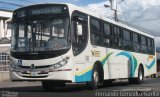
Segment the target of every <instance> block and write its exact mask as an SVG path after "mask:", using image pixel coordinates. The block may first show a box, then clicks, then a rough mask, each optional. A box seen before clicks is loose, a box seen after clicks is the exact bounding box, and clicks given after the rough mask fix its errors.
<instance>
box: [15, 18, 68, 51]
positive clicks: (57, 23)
mask: <svg viewBox="0 0 160 97" xmlns="http://www.w3.org/2000/svg"><path fill="white" fill-rule="evenodd" d="M68 28H69V19H68V18H66V17H65V18H53V19H49V20H31V21H29V20H27V21H25V20H23V21H19V22H18V21H16V22H15V23H14V22H13V28H12V31H13V32H12V52H39V51H54V50H62V49H68V48H69V40H68V38H69V34H68V31H69V29H68Z"/></svg>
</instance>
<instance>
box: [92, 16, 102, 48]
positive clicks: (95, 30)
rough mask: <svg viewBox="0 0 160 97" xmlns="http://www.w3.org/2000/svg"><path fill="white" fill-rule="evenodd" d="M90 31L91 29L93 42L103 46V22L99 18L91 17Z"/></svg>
mask: <svg viewBox="0 0 160 97" xmlns="http://www.w3.org/2000/svg"><path fill="white" fill-rule="evenodd" d="M90 31H91V44H92V45H97V46H101V45H102V34H101V22H100V20H99V19H95V18H92V17H91V20H90Z"/></svg>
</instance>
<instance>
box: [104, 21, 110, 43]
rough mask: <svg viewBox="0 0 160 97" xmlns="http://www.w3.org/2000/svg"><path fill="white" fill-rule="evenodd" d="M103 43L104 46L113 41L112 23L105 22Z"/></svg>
mask: <svg viewBox="0 0 160 97" xmlns="http://www.w3.org/2000/svg"><path fill="white" fill-rule="evenodd" d="M103 43H104V46H111V43H112V38H111V25H110V24H107V23H104V24H103Z"/></svg>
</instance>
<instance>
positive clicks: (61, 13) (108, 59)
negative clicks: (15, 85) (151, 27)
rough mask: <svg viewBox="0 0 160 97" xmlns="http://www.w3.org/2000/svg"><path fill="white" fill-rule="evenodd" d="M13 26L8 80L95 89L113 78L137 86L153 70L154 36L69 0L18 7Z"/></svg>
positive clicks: (46, 87)
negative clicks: (77, 85) (81, 86)
mask: <svg viewBox="0 0 160 97" xmlns="http://www.w3.org/2000/svg"><path fill="white" fill-rule="evenodd" d="M12 26H13V27H12V46H11V68H10V78H11V80H12V81H42V86H43V87H44V89H46V90H52V89H54V86H64V85H65V83H86V86H87V87H89V88H90V89H97V88H98V87H99V86H100V85H103V84H106V83H110V82H111V81H113V80H115V79H129V82H131V83H137V84H140V83H141V82H142V81H143V78H144V77H145V76H148V75H151V74H154V73H156V56H155V43H154V36H151V35H149V34H146V33H144V32H142V31H139V30H136V29H134V28H132V27H128V26H126V25H124V24H121V23H118V22H115V21H113V20H110V19H102V18H101V17H100V16H98V15H95V14H93V13H91V12H88V11H86V10H85V9H83V8H80V7H77V6H75V5H72V4H37V5H30V6H26V7H23V8H20V9H17V10H15V11H14V13H13V18H12Z"/></svg>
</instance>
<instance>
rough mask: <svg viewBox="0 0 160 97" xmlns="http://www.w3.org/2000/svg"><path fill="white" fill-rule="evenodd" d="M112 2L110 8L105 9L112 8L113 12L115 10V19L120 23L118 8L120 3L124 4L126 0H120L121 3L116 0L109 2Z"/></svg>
mask: <svg viewBox="0 0 160 97" xmlns="http://www.w3.org/2000/svg"><path fill="white" fill-rule="evenodd" d="M109 1H110V3H111V4H110V6H109V5H104V7H106V8H107V7H110V8H111V10H113V11H114V19H115V21H118V14H117V12H118V7H117V5H118V4H119V3H121V2H123V1H124V0H120V1H119V2H116V0H109Z"/></svg>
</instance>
